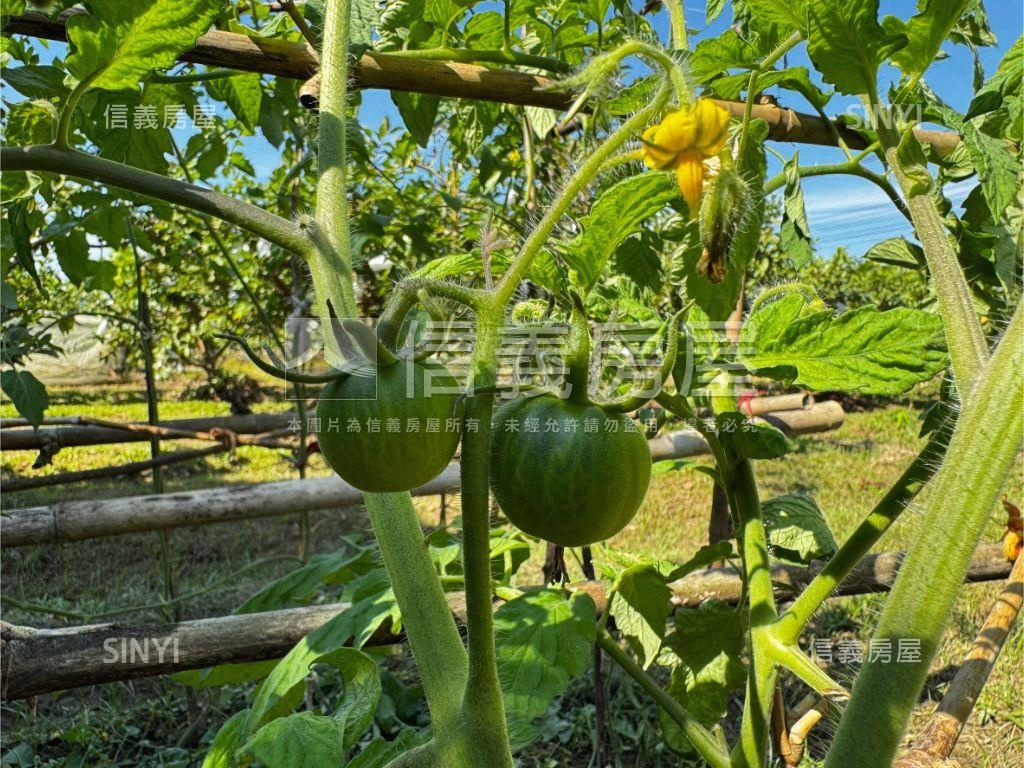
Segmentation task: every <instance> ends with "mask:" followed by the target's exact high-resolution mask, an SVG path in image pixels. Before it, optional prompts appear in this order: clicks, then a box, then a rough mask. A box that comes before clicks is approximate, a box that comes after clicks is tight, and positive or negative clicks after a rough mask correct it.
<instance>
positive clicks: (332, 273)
mask: <svg viewBox="0 0 1024 768" xmlns="http://www.w3.org/2000/svg"><path fill="white" fill-rule="evenodd" d="M351 10H352V8H351V3H350V1H349V0H334V2H328V3H327V6H326V9H325V13H324V35H323V40H324V42H323V51H322V52H321V54H320V128H319V140H320V142H319V146H318V148H317V165H318V168H317V172H318V178H317V185H316V209H315V213H314V217H315V219H316V225H317V228H318V234H319V237H318V238H317V244H318V247H317V250H316V253H315V255H312V254H311V258H310V264H309V267H310V273H311V275H312V278H313V285H314V289H315V294H316V301H317V307H318V314H319V316H320V318H321V319H324V318H327V317H329V316H330V313H329V312H328V311H327V308H326V304H327V301H328V300H330V301H331V303H332V305H333V307H334V310H335V312H337V313H338V315H339V316H341V317H355V315H356V301H355V292H354V291H353V289H352V278H351V275H352V259H351V255H350V253H349V249H350V243H349V224H348V218H349V217H348V201H347V199H346V197H345V195H346V193H347V176H348V168H347V167H346V146H345V141H346V121H347V118H348V41H349V22H350V20H351Z"/></svg>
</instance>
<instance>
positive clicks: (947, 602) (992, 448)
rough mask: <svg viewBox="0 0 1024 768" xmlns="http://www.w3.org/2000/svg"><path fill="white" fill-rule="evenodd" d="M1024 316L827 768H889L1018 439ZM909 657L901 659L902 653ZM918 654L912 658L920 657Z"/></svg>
mask: <svg viewBox="0 0 1024 768" xmlns="http://www.w3.org/2000/svg"><path fill="white" fill-rule="evenodd" d="M1022 369H1024V308H1022V306H1021V305H1018V306H1017V309H1016V310H1015V311H1014V314H1013V319H1012V320H1011V321H1010V325H1009V327H1008V329H1007V331H1006V334H1005V335H1004V336H1003V339H1002V341H1000V343H999V345H998V346H997V347H996V350H995V352H994V354H993V355H992V357H991V359H990V361H989V363H988V364H987V365H986V366H985V368H984V369H983V371H982V373H981V375H980V378H979V381H978V384H977V386H976V387H975V389H974V391H973V392H972V393H971V396H970V397H969V398H968V399H967V401H966V403H965V404H964V407H963V411H962V413H961V415H960V418H959V420H958V422H957V425H956V428H955V429H954V430H953V436H952V438H951V439H950V444H949V450H948V452H947V455H946V461H945V462H944V463H943V466H942V467H941V469H940V470H939V472H938V474H937V475H936V477H935V480H934V483H933V487H932V488H931V489H930V493H929V496H928V500H927V501H926V502H925V505H924V509H923V511H922V516H921V519H920V521H919V524H918V528H917V531H916V533H917V536H916V539H915V540H914V541H913V544H912V545H911V547H910V550H909V552H908V554H907V558H906V560H905V561H904V563H903V566H902V567H901V568H900V572H899V575H898V576H897V578H896V582H895V584H894V585H893V589H892V593H891V594H890V596H889V599H888V601H887V602H886V606H885V610H884V612H883V613H882V618H881V620H880V621H879V623H878V627H877V629H876V630H875V635H874V638H873V641H874V642H875V643H886V644H888V645H889V646H890V648H891V651H892V656H891V659H890V660H889V661H888V662H886V661H884V657H879V658H875V659H869V660H868V661H867V663H865V665H864V667H863V668H862V670H861V672H860V674H859V675H858V676H857V681H856V683H855V685H854V689H853V698H852V699H851V701H850V704H849V706H848V708H847V710H846V712H845V713H844V715H843V719H842V721H841V723H840V725H839V730H838V732H837V734H836V740H835V742H834V743H833V746H832V749H831V750H830V752H829V757H828V761H827V762H826V766H827V768H838V767H839V766H844V765H852V764H857V765H878V766H881V765H889V764H890V762H891V760H892V758H893V756H894V755H895V753H896V750H897V748H898V747H899V745H900V742H901V740H902V738H903V733H904V730H905V728H906V724H907V721H908V719H909V717H910V713H911V710H912V709H913V707H914V705H915V704H916V703H917V698H918V695H919V693H920V691H921V687H922V685H923V684H924V681H925V678H926V676H927V674H928V668H929V666H930V664H931V660H932V658H933V657H934V655H935V652H936V650H937V649H938V645H939V642H940V640H941V638H942V633H943V631H944V630H945V628H946V624H947V622H948V620H949V616H950V613H951V611H952V609H953V605H954V603H955V602H956V598H957V595H958V594H960V591H961V589H962V583H963V578H964V575H965V574H966V573H967V569H968V566H969V563H970V559H971V555H972V553H973V552H974V549H975V547H976V546H977V544H978V541H979V539H980V538H981V534H982V531H983V529H984V526H985V524H986V522H987V521H988V519H989V515H990V513H991V511H992V507H993V505H994V504H995V502H996V499H997V497H998V494H999V492H1000V490H1001V489H1002V487H1003V484H1004V483H1005V481H1006V478H1007V475H1008V473H1009V472H1010V470H1011V468H1012V466H1013V461H1014V458H1015V457H1016V454H1017V451H1018V449H1019V447H1020V445H1021V435H1022V433H1024V377H1022V376H1021V375H1020V372H1021V370H1022ZM901 644H902V645H903V647H907V648H911V649H912V650H913V651H915V653H914V656H913V657H910V658H907V657H906V656H905V655H904V657H903V658H900V656H899V655H898V653H899V649H900V648H901ZM918 654H919V655H918Z"/></svg>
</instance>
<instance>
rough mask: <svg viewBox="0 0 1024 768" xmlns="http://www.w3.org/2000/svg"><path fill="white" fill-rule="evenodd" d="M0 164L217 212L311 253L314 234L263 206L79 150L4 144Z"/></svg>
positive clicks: (8, 168)
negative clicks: (94, 183) (308, 233)
mask: <svg viewBox="0 0 1024 768" xmlns="http://www.w3.org/2000/svg"><path fill="white" fill-rule="evenodd" d="M0 166H2V167H3V169H4V171H5V172H6V171H44V172H47V173H56V174H59V175H62V176H69V177H71V178H75V179H78V180H80V181H85V182H99V183H101V184H109V185H110V186H112V187H117V188H119V189H125V190H128V191H129V192H137V193H139V194H141V195H145V196H146V197H151V198H154V199H157V200H163V201H166V202H168V203H174V204H176V205H181V206H183V207H185V208H191V209H192V210H194V211H199V212H201V213H207V214H209V215H211V216H216V217H217V218H218V219H223V220H224V221H226V222H228V223H230V224H235V225H236V226H239V227H241V228H242V229H245V230H247V231H249V232H252V233H253V234H254V235H256V236H258V237H262V238H263V239H264V240H267V241H269V242H271V243H274V244H275V245H279V246H281V247H282V248H284V249H285V250H287V251H291V252H292V253H298V254H302V255H308V254H309V253H310V252H311V250H312V249H313V243H312V241H311V240H310V238H309V237H308V236H307V235H306V234H305V233H304V232H303V231H302V230H301V229H300V228H299V227H298V226H297V225H296V224H293V223H292V222H290V221H288V220H287V219H283V218H281V217H280V216H275V215H274V214H272V213H270V212H269V211H265V210H263V209H262V208H260V207H259V206H256V205H252V204H251V203H244V202H242V201H240V200H236V199H235V198H233V197H230V196H228V195H224V194H221V193H220V192H214V191H213V190H211V189H204V188H203V187H199V186H196V185H195V184H189V183H187V182H184V181H180V180H178V179H171V178H168V177H166V176H161V175H160V174H158V173H152V172H150V171H144V170H142V169H141V168H133V167H131V166H128V165H122V164H121V163H115V162H114V161H113V160H107V159H105V158H102V157H94V156H93V155H88V154H86V153H85V152H79V151H78V150H74V149H60V148H58V147H55V146H51V145H32V146H27V147H4V148H3V149H0Z"/></svg>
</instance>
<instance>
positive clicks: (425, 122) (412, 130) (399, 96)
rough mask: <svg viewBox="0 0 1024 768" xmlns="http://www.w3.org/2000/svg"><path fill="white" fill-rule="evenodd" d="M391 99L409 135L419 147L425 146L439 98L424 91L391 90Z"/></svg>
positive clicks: (435, 114) (432, 126)
mask: <svg viewBox="0 0 1024 768" xmlns="http://www.w3.org/2000/svg"><path fill="white" fill-rule="evenodd" d="M391 101H393V102H394V103H395V106H396V107H398V114H400V115H401V116H402V121H403V122H404V123H405V128H406V130H407V131H409V135H410V136H412V138H413V140H414V141H415V142H416V143H417V144H419V145H420V146H421V147H425V146H427V142H429V141H430V134H431V133H432V132H433V130H434V121H435V120H436V119H437V108H438V106H439V105H440V103H441V99H440V98H439V97H437V96H431V95H430V94H424V93H408V92H406V91H392V92H391Z"/></svg>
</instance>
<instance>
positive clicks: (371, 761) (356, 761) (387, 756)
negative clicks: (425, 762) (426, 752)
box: [345, 728, 430, 768]
mask: <svg viewBox="0 0 1024 768" xmlns="http://www.w3.org/2000/svg"><path fill="white" fill-rule="evenodd" d="M429 740H430V731H429V730H421V731H417V730H414V729H412V728H406V729H405V730H403V731H402V732H401V733H400V734H398V737H397V738H394V739H391V740H390V741H389V740H388V739H374V740H373V741H371V742H370V743H369V744H367V745H366V746H365V747H363V748H362V749H361V750H360V751H359V754H358V755H356V756H355V757H353V758H352V759H351V760H349V761H348V763H347V764H346V765H345V768H384V767H385V766H386V765H388V764H389V763H390V762H391V761H392V760H394V759H395V758H396V757H398V756H399V755H402V754H405V753H406V752H408V751H409V750H411V749H415V748H416V747H418V746H420V745H421V744H426V743H427V742H428V741H429Z"/></svg>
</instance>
